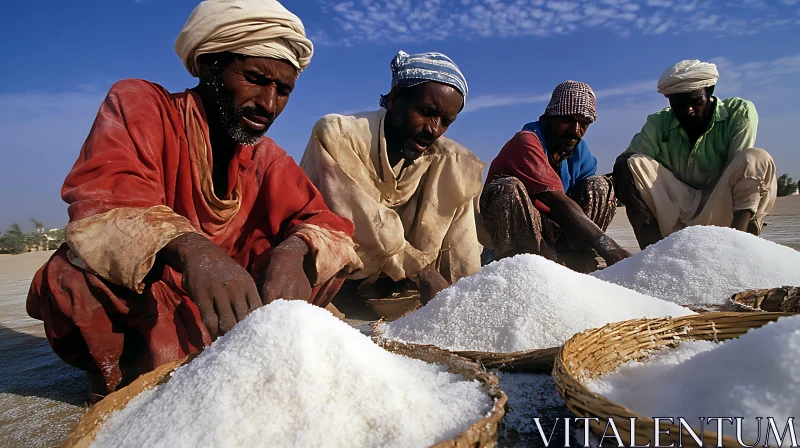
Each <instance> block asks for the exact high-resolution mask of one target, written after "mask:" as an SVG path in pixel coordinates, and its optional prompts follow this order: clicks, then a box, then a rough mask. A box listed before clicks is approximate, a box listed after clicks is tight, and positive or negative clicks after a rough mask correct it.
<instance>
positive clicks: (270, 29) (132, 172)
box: [27, 0, 361, 398]
mask: <svg viewBox="0 0 800 448" xmlns="http://www.w3.org/2000/svg"><path fill="white" fill-rule="evenodd" d="M175 47H176V51H177V52H178V54H179V55H180V56H181V58H182V59H183V61H184V64H185V65H186V68H187V69H188V70H189V72H190V73H192V75H194V76H196V77H198V78H199V79H200V82H199V85H198V86H197V87H195V88H193V89H187V90H186V91H184V92H181V93H169V92H167V91H166V90H165V89H164V88H162V87H161V86H159V85H157V84H153V83H150V82H147V81H142V80H125V81H120V82H118V83H117V84H115V85H114V86H113V87H112V88H111V90H110V91H109V93H108V97H107V98H106V100H105V101H104V103H103V104H102V106H101V107H100V111H99V113H98V115H97V118H96V120H95V123H94V126H93V127H92V130H91V132H90V133H89V136H88V138H87V139H86V142H85V143H84V145H83V148H82V149H81V153H80V156H79V157H78V160H77V162H76V163H75V166H74V167H73V169H72V171H71V172H70V173H69V175H68V176H67V179H66V181H65V182H64V186H63V188H62V192H61V193H62V197H63V199H64V201H66V202H67V203H68V204H69V216H70V223H69V225H68V226H67V229H66V243H65V244H64V245H62V247H61V248H60V249H59V250H58V251H57V252H56V253H55V254H54V255H53V257H52V258H51V259H50V260H49V261H48V262H47V264H45V266H43V267H42V268H41V269H40V270H39V271H38V272H37V273H36V277H35V278H34V280H33V284H32V285H31V290H30V293H29V295H28V302H27V308H28V313H29V314H30V315H31V316H32V317H34V318H37V319H41V320H43V321H44V325H45V331H46V334H47V337H48V339H49V341H50V344H51V346H52V347H53V350H54V351H55V352H56V353H57V354H58V355H59V356H60V357H61V358H62V359H64V360H65V361H66V362H68V363H69V364H72V365H75V366H77V367H80V368H82V369H85V370H87V371H88V372H89V373H90V378H91V379H92V381H91V382H90V388H91V392H93V393H94V394H96V395H95V397H94V398H97V397H100V396H103V395H104V394H106V393H108V392H109V391H113V390H115V389H117V388H119V387H121V386H123V385H125V384H126V383H128V382H130V381H132V380H133V379H135V378H136V377H137V376H139V375H140V374H142V373H144V372H147V371H150V370H152V369H154V368H155V367H157V366H159V365H161V364H164V363H166V362H169V361H173V360H176V359H180V358H182V357H184V356H186V355H187V354H189V353H192V352H195V351H197V350H200V349H201V348H202V347H204V346H206V345H208V344H210V343H211V342H212V341H213V340H214V339H215V338H216V337H218V336H219V335H221V334H224V333H225V332H226V331H228V330H230V329H231V328H232V327H233V325H235V324H236V323H237V322H239V321H241V320H242V319H244V318H245V316H246V315H247V314H248V313H249V312H251V311H253V310H254V309H256V308H258V307H260V306H262V305H264V304H267V303H269V302H271V301H274V300H277V299H279V298H283V299H290V300H306V301H309V302H311V303H313V304H315V305H319V306H326V305H327V304H328V303H329V302H330V300H331V299H332V298H333V295H334V294H335V293H336V291H337V290H338V289H339V287H340V286H341V284H342V282H343V278H344V276H345V275H346V274H348V273H351V272H353V271H354V270H356V269H359V268H360V267H361V262H360V261H359V258H358V255H357V254H356V253H355V251H354V244H353V241H352V236H353V224H352V223H351V222H350V221H349V220H347V219H345V218H342V217H340V216H338V215H336V214H334V213H333V212H331V211H330V210H329V209H328V207H327V206H326V205H325V203H324V201H323V199H322V196H321V195H320V193H319V192H318V191H317V190H316V189H315V188H314V186H313V185H312V184H311V182H310V181H309V180H308V178H307V177H306V175H305V174H304V173H303V171H302V170H301V169H300V168H299V167H298V166H297V165H296V164H295V162H294V160H292V158H291V157H289V156H288V155H287V154H286V152H285V151H284V150H283V149H281V148H280V147H279V146H278V145H276V144H275V143H274V142H273V141H272V140H271V139H269V138H267V137H264V136H263V135H264V133H265V132H266V131H267V129H268V128H269V127H270V126H271V125H272V123H273V121H274V120H275V118H276V117H277V116H278V115H279V114H280V113H281V111H282V110H283V108H284V106H285V105H286V102H287V101H288V99H289V94H290V93H291V92H292V89H293V88H294V84H295V80H296V79H297V77H298V75H299V73H300V71H302V69H303V68H305V66H306V65H308V63H309V61H310V59H311V55H312V53H313V47H312V45H311V42H310V41H309V40H308V39H307V38H306V37H305V31H304V28H303V24H302V22H300V19H298V18H297V17H296V16H295V15H294V14H292V13H290V12H289V11H287V10H286V9H285V8H284V7H283V6H281V5H280V3H278V2H277V1H274V0H266V1H265V0H238V1H231V0H207V1H204V2H202V3H200V5H198V7H197V8H196V9H195V10H194V12H193V13H192V15H191V16H190V17H189V20H188V21H187V23H186V25H185V26H184V29H183V31H182V32H181V34H180V36H179V37H178V41H177V43H176V46H175Z"/></svg>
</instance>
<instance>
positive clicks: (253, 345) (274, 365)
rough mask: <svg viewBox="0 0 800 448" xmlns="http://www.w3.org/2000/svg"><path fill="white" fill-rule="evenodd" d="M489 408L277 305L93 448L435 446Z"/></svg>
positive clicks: (422, 368) (465, 389) (310, 311)
mask: <svg viewBox="0 0 800 448" xmlns="http://www.w3.org/2000/svg"><path fill="white" fill-rule="evenodd" d="M491 406H492V400H491V399H490V398H489V396H488V395H487V393H486V392H485V391H484V389H483V387H482V385H481V384H480V383H478V382H477V381H466V380H465V379H464V378H463V377H461V376H459V375H454V374H450V373H448V372H447V371H446V369H445V368H444V367H443V366H439V365H434V364H428V363H425V362H422V361H419V360H415V359H410V358H406V357H403V356H399V355H395V354H393V353H390V352H387V351H385V350H383V349H382V348H380V347H379V346H377V345H375V344H374V343H373V342H372V341H371V340H370V339H369V338H368V337H367V336H364V335H362V334H361V333H359V332H358V330H356V329H354V328H351V327H350V326H348V325H347V324H346V323H344V322H342V321H340V320H339V319H337V318H335V317H333V316H332V315H331V314H330V313H328V312H327V311H325V310H323V309H320V308H317V307H314V306H311V305H308V304H306V303H302V302H287V301H277V302H274V303H272V304H270V305H267V306H265V307H263V308H261V309H259V310H257V311H255V312H253V313H252V314H251V315H250V316H248V317H247V318H246V319H245V320H243V321H242V322H240V323H239V324H237V325H236V326H235V327H234V328H233V330H232V331H231V332H229V333H228V334H226V335H225V336H223V337H221V338H220V339H218V340H217V341H216V342H215V343H214V344H213V345H211V346H210V347H208V348H207V349H206V350H205V351H204V352H203V353H202V354H201V355H200V356H198V357H197V358H196V359H195V360H193V361H192V362H191V363H189V364H187V365H185V366H183V367H181V368H179V369H177V370H176V371H175V372H174V373H173V375H172V378H171V379H170V381H169V382H168V383H166V384H163V385H161V386H157V387H155V388H154V389H151V390H148V391H146V392H143V393H142V394H140V395H139V396H138V397H137V398H135V399H134V400H132V401H131V402H130V403H129V404H128V406H126V407H125V408H124V409H123V410H121V411H118V412H116V413H114V414H113V415H112V416H111V417H110V418H109V420H108V421H107V422H106V423H105V424H104V425H103V427H102V429H101V431H100V433H99V434H98V435H97V438H96V439H95V444H94V445H95V446H100V447H102V446H109V447H142V446H163V447H167V446H169V447H175V446H178V447H195V446H214V447H229V446H303V447H307V446H312V447H315V446H348V447H359V446H362V447H373V446H392V447H412V446H413V447H419V446H430V445H432V444H434V443H437V442H441V441H444V440H448V439H451V438H452V437H454V436H455V435H457V434H458V433H460V432H462V431H464V430H465V429H467V428H468V427H469V426H470V425H471V424H472V423H474V422H476V421H478V420H479V419H481V418H482V417H484V416H485V415H486V414H487V413H488V412H489V410H490V408H491Z"/></svg>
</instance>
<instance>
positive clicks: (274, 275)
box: [258, 236, 311, 305]
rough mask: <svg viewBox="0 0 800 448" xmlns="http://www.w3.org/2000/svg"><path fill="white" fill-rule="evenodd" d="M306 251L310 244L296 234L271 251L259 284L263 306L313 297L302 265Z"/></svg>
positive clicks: (308, 299)
mask: <svg viewBox="0 0 800 448" xmlns="http://www.w3.org/2000/svg"><path fill="white" fill-rule="evenodd" d="M307 253H308V245H307V244H306V243H305V241H303V240H301V239H300V238H299V237H297V236H292V237H289V238H287V239H286V241H284V242H282V243H281V244H279V245H277V246H275V247H274V248H273V249H272V250H270V252H269V254H268V255H267V257H268V259H267V262H266V266H265V269H264V273H263V275H262V276H261V277H260V281H259V282H260V284H259V285H258V288H259V292H261V302H262V303H263V304H264V305H266V304H268V303H272V302H274V301H275V300H278V299H285V300H305V301H310V300H311V283H310V282H309V280H308V275H306V271H305V269H304V268H303V266H304V261H305V258H306V254H307Z"/></svg>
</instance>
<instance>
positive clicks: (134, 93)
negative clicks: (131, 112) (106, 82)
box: [108, 79, 170, 100]
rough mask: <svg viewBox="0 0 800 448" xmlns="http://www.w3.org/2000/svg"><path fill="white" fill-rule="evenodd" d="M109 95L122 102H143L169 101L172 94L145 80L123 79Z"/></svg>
mask: <svg viewBox="0 0 800 448" xmlns="http://www.w3.org/2000/svg"><path fill="white" fill-rule="evenodd" d="M108 95H109V96H113V97H116V98H119V99H120V100H127V99H130V100H136V99H138V100H142V99H143V98H153V99H169V97H170V93H169V91H167V89H165V88H163V87H161V86H160V85H158V84H156V83H154V82H150V81H145V80H144V79H123V80H121V81H117V82H116V83H114V85H112V86H111V88H110V89H109V90H108Z"/></svg>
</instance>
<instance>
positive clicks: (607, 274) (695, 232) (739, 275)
mask: <svg viewBox="0 0 800 448" xmlns="http://www.w3.org/2000/svg"><path fill="white" fill-rule="evenodd" d="M798 266H800V252H798V251H796V250H794V249H791V248H789V247H786V246H781V245H780V244H776V243H773V242H771V241H767V240H765V239H763V238H758V237H756V236H753V235H750V234H749V233H745V232H739V231H737V230H733V229H728V228H723V227H711V226H696V227H688V228H686V229H684V230H681V231H680V232H676V233H673V234H672V235H670V236H669V237H667V238H665V239H663V240H662V241H660V242H658V243H656V244H654V245H652V246H650V247H648V248H647V249H645V250H643V251H641V252H640V253H638V254H636V255H634V256H633V257H631V258H628V259H626V260H623V261H621V262H619V263H617V264H615V265H613V266H611V267H609V268H607V269H603V270H602V271H599V272H596V273H594V274H593V275H594V276H595V277H597V278H599V279H601V280H606V281H609V282H612V283H616V284H618V285H621V286H625V287H626V288H630V289H633V290H636V291H639V292H641V293H642V294H647V295H651V296H653V297H658V298H660V299H663V300H668V301H671V302H675V303H678V304H682V305H692V304H703V305H721V304H723V303H724V302H725V300H726V299H727V298H728V297H730V296H731V295H732V294H735V293H737V292H741V291H744V290H747V289H760V288H775V287H778V286H795V285H800V269H798Z"/></svg>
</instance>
